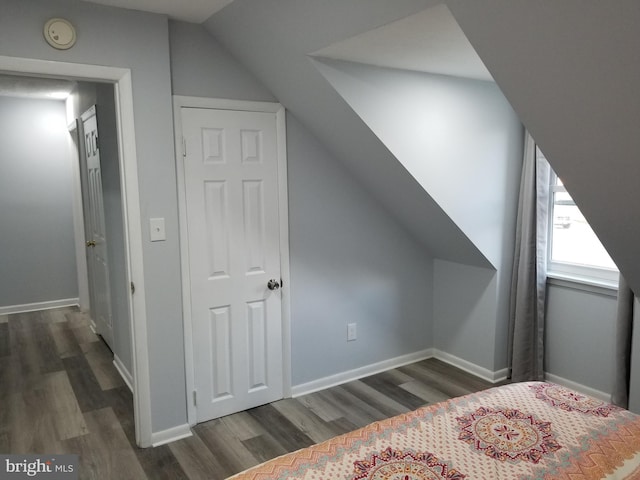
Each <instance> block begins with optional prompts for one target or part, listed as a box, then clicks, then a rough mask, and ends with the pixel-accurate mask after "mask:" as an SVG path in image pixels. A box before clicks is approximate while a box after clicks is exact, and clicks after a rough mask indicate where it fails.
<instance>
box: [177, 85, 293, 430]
mask: <svg viewBox="0 0 640 480" xmlns="http://www.w3.org/2000/svg"><path fill="white" fill-rule="evenodd" d="M183 108H210V109H215V110H234V111H242V112H262V113H274V114H275V115H276V135H277V149H278V152H277V155H278V189H279V191H278V200H279V201H278V207H279V212H278V213H279V218H280V269H281V272H280V274H281V278H282V280H283V283H284V288H283V289H282V290H281V291H282V292H283V293H282V342H283V344H282V350H283V351H282V362H283V365H282V374H283V392H282V394H283V396H284V397H290V396H291V391H292V389H291V304H290V298H289V297H290V296H289V295H288V292H290V289H289V287H290V271H289V203H288V190H287V150H286V118H285V109H284V107H283V106H282V105H281V104H279V103H272V102H248V101H243V100H228V99H217V98H203V97H187V96H182V95H174V96H173V117H174V129H175V145H176V175H177V182H178V215H179V218H178V220H179V226H180V263H181V267H182V268H181V270H182V306H183V307H182V308H183V319H182V321H183V328H184V351H185V377H186V390H185V395H186V397H187V421H188V422H189V425H195V424H196V423H197V412H196V406H195V405H194V404H193V401H192V400H191V392H193V391H194V390H195V372H194V360H193V326H192V324H191V293H190V292H191V282H190V280H189V279H190V273H189V271H190V270H189V250H188V244H189V243H188V240H189V232H188V228H187V201H186V186H185V178H184V157H183V156H182V148H183V144H182V142H183V133H182V114H181V110H182V109H183ZM284 292H286V293H284Z"/></svg>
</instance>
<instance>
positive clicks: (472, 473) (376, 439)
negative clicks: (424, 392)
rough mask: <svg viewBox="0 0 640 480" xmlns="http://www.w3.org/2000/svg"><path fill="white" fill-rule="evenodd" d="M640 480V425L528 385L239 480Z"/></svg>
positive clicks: (437, 410) (373, 431) (560, 391)
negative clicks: (636, 479)
mask: <svg viewBox="0 0 640 480" xmlns="http://www.w3.org/2000/svg"><path fill="white" fill-rule="evenodd" d="M551 478H553V479H556V478H561V479H571V480H577V479H609V480H613V479H632V478H638V479H640V416H638V415H635V414H633V413H631V412H629V411H627V410H623V409H621V408H618V407H614V406H612V405H610V404H608V403H606V402H603V401H600V400H597V399H594V398H591V397H588V396H585V395H582V394H579V393H577V392H574V391H572V390H569V389H567V388H565V387H562V386H559V385H554V384H551V383H543V382H525V383H516V384H511V385H505V386H501V387H496V388H491V389H489V390H485V391H483V392H479V393H475V394H471V395H466V396H464V397H459V398H453V399H451V400H448V401H446V402H442V403H438V404H434V405H429V406H426V407H423V408H420V409H418V410H415V411H413V412H410V413H406V414H403V415H399V416H397V417H393V418H390V419H387V420H383V421H380V422H376V423H373V424H371V425H368V426H366V427H364V428H361V429H359V430H356V431H354V432H351V433H347V434H345V435H341V436H339V437H335V438H333V439H331V440H327V441H326V442H323V443H320V444H317V445H313V446H311V447H308V448H304V449H302V450H298V451H297V452H293V453H289V454H287V455H283V456H281V457H278V458H276V459H273V460H270V461H268V462H265V463H263V464H260V465H257V466H255V467H253V468H251V469H249V470H246V471H244V472H242V473H239V474H237V475H234V476H233V477H231V479H233V480H289V479H304V480H342V479H345V480H425V479H428V480H441V479H448V480H462V479H486V480H502V479H520V480H533V479H551Z"/></svg>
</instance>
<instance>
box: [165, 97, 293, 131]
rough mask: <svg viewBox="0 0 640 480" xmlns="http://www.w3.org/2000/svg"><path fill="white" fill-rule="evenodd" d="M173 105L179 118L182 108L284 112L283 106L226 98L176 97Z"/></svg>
mask: <svg viewBox="0 0 640 480" xmlns="http://www.w3.org/2000/svg"><path fill="white" fill-rule="evenodd" d="M173 105H174V107H177V110H178V118H180V115H179V113H180V112H179V110H180V108H212V109H215V110H233V111H237V112H238V111H239V112H264V113H278V112H280V111H281V110H284V108H283V107H282V105H281V104H279V103H274V102H252V101H247V100H229V99H226V98H205V97H189V96H185V95H174V96H173ZM175 115H176V108H174V116H175ZM176 125H177V124H176Z"/></svg>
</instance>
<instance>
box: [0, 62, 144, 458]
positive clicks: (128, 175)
mask: <svg viewBox="0 0 640 480" xmlns="http://www.w3.org/2000/svg"><path fill="white" fill-rule="evenodd" d="M0 71H3V72H8V73H29V74H34V75H47V76H60V77H63V78H73V79H75V80H88V81H95V80H97V81H105V80H106V81H111V82H114V83H115V91H116V112H117V119H118V141H119V145H120V168H121V170H120V171H121V183H122V187H123V188H122V200H123V202H122V203H123V210H124V213H125V215H124V235H125V238H124V240H125V252H126V254H127V282H130V281H134V282H135V284H136V294H135V296H132V297H131V301H130V302H129V315H130V317H131V330H132V337H131V338H132V352H133V373H134V385H133V387H134V394H133V397H134V402H133V403H134V419H135V427H136V428H135V430H136V443H137V444H138V445H139V446H141V447H147V446H150V445H151V443H152V434H151V387H150V375H149V355H148V345H147V316H146V305H145V289H144V264H143V256H142V222H141V216H140V195H139V192H138V163H137V156H136V139H135V132H134V118H133V117H134V115H133V93H132V92H133V88H132V83H131V70H130V69H128V68H118V67H106V66H100V65H89V64H81V63H68V62H57V61H48V60H37V59H32V58H20V57H7V56H0Z"/></svg>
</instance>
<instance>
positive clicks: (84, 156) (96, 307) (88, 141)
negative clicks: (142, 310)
mask: <svg viewBox="0 0 640 480" xmlns="http://www.w3.org/2000/svg"><path fill="white" fill-rule="evenodd" d="M81 120H82V121H81V125H82V128H81V132H80V133H81V141H80V144H81V148H80V173H81V176H82V193H83V201H84V216H85V234H86V235H85V236H86V246H87V267H88V270H89V296H90V301H91V319H92V320H93V321H94V322H95V328H96V331H97V333H98V334H100V335H102V338H104V340H105V342H106V343H107V345H109V347H110V348H111V349H112V350H113V320H112V314H111V292H110V288H109V264H108V258H107V237H106V232H105V230H106V228H105V220H104V206H103V199H102V176H101V171H100V148H99V138H98V122H97V119H96V107H95V105H94V106H93V107H91V108H89V109H88V110H87V111H86V112H84V113H83V114H82V116H81Z"/></svg>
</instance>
